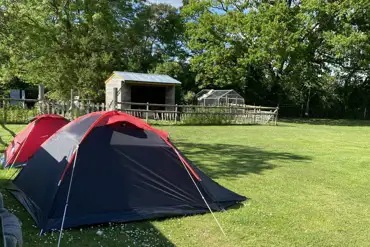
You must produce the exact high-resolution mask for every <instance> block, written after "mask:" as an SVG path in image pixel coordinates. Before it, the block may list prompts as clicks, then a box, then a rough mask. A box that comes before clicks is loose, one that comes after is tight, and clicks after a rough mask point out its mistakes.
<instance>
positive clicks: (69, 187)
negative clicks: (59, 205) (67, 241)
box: [58, 145, 79, 247]
mask: <svg viewBox="0 0 370 247" xmlns="http://www.w3.org/2000/svg"><path fill="white" fill-rule="evenodd" d="M78 148H79V145H77V147H76V155H75V160H74V161H73V167H72V174H71V180H70V181H69V186H68V193H67V199H66V204H65V206H64V213H63V219H62V224H61V226H60V231H59V238H58V247H59V246H60V241H61V240H62V233H63V227H64V220H65V218H66V214H67V208H68V202H69V195H70V193H71V187H72V180H73V174H74V171H75V166H76V160H77V155H78ZM60 184H61V183H59V185H58V186H60Z"/></svg>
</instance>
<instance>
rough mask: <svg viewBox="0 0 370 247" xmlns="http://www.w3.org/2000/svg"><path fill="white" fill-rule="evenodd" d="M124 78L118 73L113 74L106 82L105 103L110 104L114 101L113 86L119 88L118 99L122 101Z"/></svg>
mask: <svg viewBox="0 0 370 247" xmlns="http://www.w3.org/2000/svg"><path fill="white" fill-rule="evenodd" d="M121 86H122V78H120V77H118V76H117V75H113V76H112V77H111V78H109V80H108V81H107V82H106V84H105V104H106V105H109V104H110V103H111V102H112V101H113V88H115V87H116V88H117V90H118V91H119V92H118V97H117V98H118V101H121V97H122V96H121V90H120V88H121Z"/></svg>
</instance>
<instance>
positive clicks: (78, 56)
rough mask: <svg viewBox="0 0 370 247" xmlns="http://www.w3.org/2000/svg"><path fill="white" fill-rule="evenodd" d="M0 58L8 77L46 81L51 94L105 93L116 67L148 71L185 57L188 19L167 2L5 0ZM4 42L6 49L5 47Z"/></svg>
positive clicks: (96, 95) (133, 0) (98, 97)
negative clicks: (184, 18)
mask: <svg viewBox="0 0 370 247" xmlns="http://www.w3.org/2000/svg"><path fill="white" fill-rule="evenodd" d="M0 6H3V7H2V8H1V12H0V13H1V15H0V18H1V19H0V20H1V21H0V25H2V26H4V27H5V29H4V30H2V31H1V33H2V35H1V41H2V42H1V44H3V46H1V47H0V59H2V60H3V61H4V62H3V65H2V67H1V69H2V72H3V73H1V74H3V75H8V76H7V78H4V79H5V80H6V79H9V78H12V77H14V76H16V77H19V78H21V79H23V80H25V81H28V82H31V83H34V84H44V85H46V87H47V88H48V89H49V91H50V94H49V95H48V96H49V97H52V98H67V97H69V92H70V89H74V90H76V91H78V93H79V95H81V96H82V97H88V98H93V99H101V98H102V96H103V94H104V83H103V82H104V80H105V79H106V78H107V76H108V75H109V74H110V73H111V72H112V71H113V70H129V71H134V72H135V71H136V72H147V71H148V70H150V69H153V68H155V67H156V65H157V64H158V63H161V62H164V61H166V60H168V59H170V58H173V57H180V58H182V57H184V52H183V51H182V46H181V40H182V37H181V35H182V33H183V23H182V21H181V18H180V17H179V14H178V13H177V12H176V9H174V8H173V7H170V6H168V5H163V4H161V5H147V4H145V1H140V0H132V1H117V0H102V1H80V0H67V1H58V0H47V1H45V2H43V3H40V2H39V1H35V0H30V1H26V2H24V1H11V0H1V3H0ZM4 47H7V49H4Z"/></svg>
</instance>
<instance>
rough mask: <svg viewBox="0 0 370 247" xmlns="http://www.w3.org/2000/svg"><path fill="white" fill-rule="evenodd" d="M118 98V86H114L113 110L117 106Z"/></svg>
mask: <svg viewBox="0 0 370 247" xmlns="http://www.w3.org/2000/svg"><path fill="white" fill-rule="evenodd" d="M117 99H118V90H117V88H116V87H114V88H113V101H112V106H111V110H115V109H116V108H117Z"/></svg>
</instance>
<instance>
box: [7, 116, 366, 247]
mask: <svg viewBox="0 0 370 247" xmlns="http://www.w3.org/2000/svg"><path fill="white" fill-rule="evenodd" d="M340 123H341V124H336V122H333V123H330V122H329V125H322V124H323V123H322V122H315V123H314V124H312V123H311V124H307V123H294V124H290V123H282V124H281V125H280V126H277V127H276V126H196V127H192V126H162V127H160V128H162V129H165V130H167V131H168V132H169V133H170V136H171V138H172V140H173V141H174V142H175V143H176V145H177V147H179V149H180V150H182V151H183V152H184V153H185V154H186V155H187V157H188V158H190V159H191V160H192V161H193V162H194V163H195V164H196V165H197V166H198V167H199V168H201V169H202V170H203V171H204V172H205V173H207V174H208V175H209V176H210V177H212V178H213V179H215V180H216V181H217V182H219V183H220V184H222V185H223V186H226V187H227V188H229V189H231V190H234V191H235V192H237V193H239V194H242V195H245V196H247V197H249V198H250V200H249V201H248V202H246V203H245V204H244V205H243V206H241V207H239V208H234V209H230V210H228V211H226V212H223V213H216V217H217V218H218V219H219V220H220V222H221V224H222V226H223V228H224V229H225V231H226V234H227V237H226V238H225V237H224V236H223V235H222V234H221V232H220V230H219V229H218V227H217V225H216V223H215V222H214V220H213V218H212V216H211V215H210V214H205V215H199V216H191V217H181V218H175V219H166V220H159V221H145V222H141V223H131V224H114V225H105V226H94V227H88V228H81V229H73V230H66V231H65V235H64V237H63V246H131V247H132V246H191V247H197V246H199V247H200V246H284V247H285V246H370V244H369V243H370V231H369V229H370V155H369V146H370V127H368V126H367V124H366V123H365V122H361V123H360V125H361V126H356V122H348V121H346V122H340ZM339 125H342V126H339ZM347 125H348V126H347ZM7 127H9V128H8V129H10V130H14V132H17V131H19V130H20V129H21V127H22V126H13V125H8V126H7ZM0 136H1V137H2V140H3V142H2V143H6V142H8V141H9V140H10V136H11V135H9V132H8V131H7V130H4V129H0ZM3 136H9V138H8V137H7V138H3ZM0 147H1V146H0ZM1 149H4V144H3V147H2V148H1ZM4 176H5V175H4V171H1V172H0V177H1V178H2V180H3V181H2V182H1V184H0V185H1V186H2V187H4V185H5V184H4V183H5V181H4V179H5V178H4ZM2 192H3V193H4V197H5V206H6V207H8V208H9V209H10V210H11V211H12V212H14V213H15V214H16V215H17V216H18V217H19V218H20V219H21V220H22V222H23V234H24V239H25V244H24V246H53V245H55V244H56V242H57V234H58V233H57V232H54V233H47V234H46V236H42V237H40V236H39V235H38V234H39V230H38V229H37V228H35V227H34V226H33V224H34V223H33V221H32V220H31V218H30V216H29V215H28V213H27V212H25V210H24V209H23V208H22V207H21V206H20V204H19V203H18V202H17V201H15V200H14V199H13V198H12V197H11V196H10V194H8V193H7V192H5V191H4V189H2ZM98 231H101V232H98ZM97 232H98V233H101V234H97Z"/></svg>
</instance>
